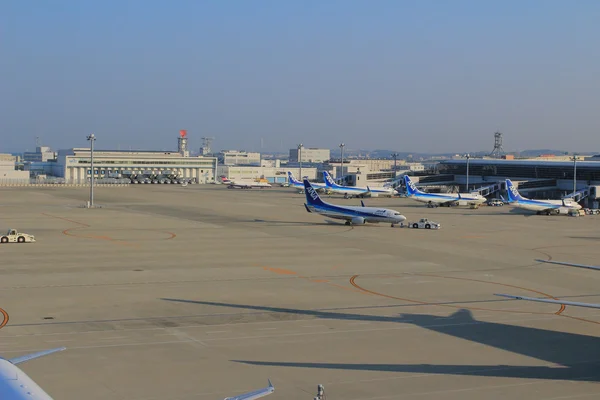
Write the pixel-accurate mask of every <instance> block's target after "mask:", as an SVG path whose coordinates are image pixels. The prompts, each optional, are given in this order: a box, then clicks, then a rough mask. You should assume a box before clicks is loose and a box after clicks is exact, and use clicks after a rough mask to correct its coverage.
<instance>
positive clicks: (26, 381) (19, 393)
mask: <svg viewBox="0 0 600 400" xmlns="http://www.w3.org/2000/svg"><path fill="white" fill-rule="evenodd" d="M65 349H66V348H65V347H59V348H56V349H51V350H44V351H40V352H37V353H33V354H28V355H25V356H21V357H17V358H11V359H5V358H2V357H0V399H2V400H25V399H28V400H52V397H50V395H49V394H48V393H46V392H44V390H43V389H42V388H41V387H40V386H39V385H38V384H37V383H35V382H34V381H33V379H31V378H30V377H29V376H28V375H27V374H26V373H25V372H23V371H22V370H21V369H20V368H19V367H17V365H18V364H21V363H24V362H25V361H29V360H33V359H36V358H39V357H43V356H47V355H49V354H52V353H56V352H59V351H63V350H65Z"/></svg>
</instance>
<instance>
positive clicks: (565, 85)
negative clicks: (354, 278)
mask: <svg viewBox="0 0 600 400" xmlns="http://www.w3.org/2000/svg"><path fill="white" fill-rule="evenodd" d="M599 21H600V2H599V1H595V0H572V1H557V0H539V1H533V0H531V1H527V0H521V1H511V0H507V1H481V0H473V1H462V0H452V1H450V0H439V1H433V0H412V1H402V0H390V1H386V0H362V1H353V0H339V1H334V0H331V1H327V0H322V1H320V0H305V1H291V0H272V1H261V0H255V1H242V0H238V1H233V0H229V1H226V0H214V1H201V0H173V1H156V0H139V1H133V0H129V1H128V0H121V1H113V0H103V1H92V0H78V1H75V0H73V1H61V0H53V1H34V2H28V1H16V0H14V1H7V2H4V3H3V5H2V12H1V13H0V152H3V151H18V150H23V149H25V148H28V149H32V148H33V147H34V146H35V143H34V138H35V137H36V136H40V137H41V139H42V142H43V144H46V145H50V146H52V147H53V148H67V147H73V146H85V145H87V142H86V141H85V136H86V135H87V134H89V133H91V132H93V133H95V134H96V135H97V136H98V141H97V146H98V148H105V149H107V148H117V147H118V146H120V148H122V149H125V148H129V147H130V146H131V147H132V148H145V149H174V148H175V147H176V137H177V135H178V131H179V129H188V132H189V135H190V144H191V145H192V146H193V147H194V148H197V147H198V146H199V145H200V137H201V136H215V137H216V138H217V139H216V140H215V142H214V147H215V148H243V149H248V150H250V149H255V150H259V149H260V139H261V138H264V149H265V150H279V149H284V150H285V149H288V148H290V147H293V146H295V145H296V144H297V143H300V142H302V143H304V145H305V146H324V147H337V145H338V144H339V143H340V141H344V142H345V143H346V145H347V148H353V149H356V148H369V149H390V150H399V151H431V152H445V151H456V152H458V151H474V150H491V148H492V145H493V133H494V131H495V130H497V129H499V130H501V131H502V132H504V134H505V139H504V141H505V148H506V149H509V150H513V149H515V150H516V149H521V150H522V149H527V148H564V149H566V150H577V151H579V150H597V151H600V122H599V121H600V23H599Z"/></svg>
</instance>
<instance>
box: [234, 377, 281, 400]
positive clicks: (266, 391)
mask: <svg viewBox="0 0 600 400" xmlns="http://www.w3.org/2000/svg"><path fill="white" fill-rule="evenodd" d="M274 391H275V387H274V386H273V384H272V383H271V380H269V385H268V386H267V387H265V388H262V389H258V390H255V391H253V392H248V393H244V394H240V395H239V396H234V397H226V398H225V400H254V399H260V398H261V397H265V396H267V395H270V394H271V393H273V392H274Z"/></svg>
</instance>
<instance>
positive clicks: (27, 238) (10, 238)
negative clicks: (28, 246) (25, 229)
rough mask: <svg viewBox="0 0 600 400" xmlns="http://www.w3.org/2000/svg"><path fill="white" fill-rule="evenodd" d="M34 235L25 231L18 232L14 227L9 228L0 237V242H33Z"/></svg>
mask: <svg viewBox="0 0 600 400" xmlns="http://www.w3.org/2000/svg"><path fill="white" fill-rule="evenodd" d="M33 242H35V237H34V236H33V235H29V234H27V233H19V232H17V230H16V229H9V230H8V232H7V233H6V234H5V235H3V236H1V237H0V243H33Z"/></svg>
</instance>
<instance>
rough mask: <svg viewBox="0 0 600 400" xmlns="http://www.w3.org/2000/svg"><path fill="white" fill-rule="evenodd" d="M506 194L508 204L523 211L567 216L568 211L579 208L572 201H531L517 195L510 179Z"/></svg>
mask: <svg viewBox="0 0 600 400" xmlns="http://www.w3.org/2000/svg"><path fill="white" fill-rule="evenodd" d="M506 193H507V194H508V204H511V205H513V206H515V207H518V208H522V209H524V210H530V211H536V212H537V214H538V215H540V214H546V215H550V214H556V215H558V214H561V213H563V214H567V213H568V212H569V210H573V209H575V210H579V209H580V208H581V206H580V205H579V204H578V203H576V202H574V201H573V200H572V199H567V200H565V199H562V200H531V199H528V198H525V197H523V196H521V194H519V191H518V190H517V188H516V187H515V186H514V185H513V183H512V181H511V180H510V179H507V180H506Z"/></svg>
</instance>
